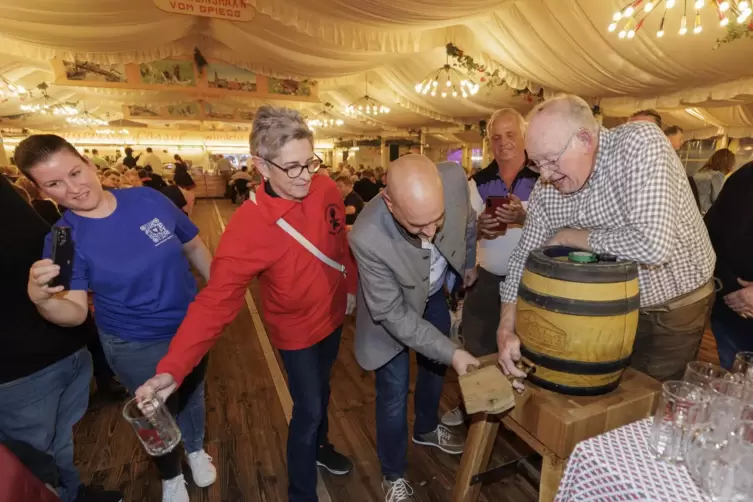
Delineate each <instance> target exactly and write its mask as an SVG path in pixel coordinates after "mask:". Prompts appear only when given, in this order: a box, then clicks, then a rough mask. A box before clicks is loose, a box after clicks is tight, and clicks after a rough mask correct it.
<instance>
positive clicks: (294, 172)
mask: <svg viewBox="0 0 753 502" xmlns="http://www.w3.org/2000/svg"><path fill="white" fill-rule="evenodd" d="M259 158H260V159H261V160H263V161H264V162H266V163H267V164H272V165H273V166H275V167H276V168H277V169H279V170H280V171H282V172H284V173H285V174H287V175H288V178H290V179H295V178H297V177H299V176H300V175H301V174H303V170H304V169H306V170H307V171H308V172H309V174H314V173H315V172H317V171H318V170H319V168H320V167H322V162H323V161H322V159H320V158H319V156H318V155H317V154H314V158H313V159H311V160H309V161H308V162H306V165H305V166H303V165H301V164H298V165H295V166H290V167H282V166H281V165H279V164H275V163H274V162H272V161H271V160H269V159H265V158H264V157H259Z"/></svg>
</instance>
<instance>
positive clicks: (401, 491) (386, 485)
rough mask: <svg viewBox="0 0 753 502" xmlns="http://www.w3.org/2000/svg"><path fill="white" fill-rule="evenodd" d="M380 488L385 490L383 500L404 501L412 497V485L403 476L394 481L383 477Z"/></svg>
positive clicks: (389, 501)
mask: <svg viewBox="0 0 753 502" xmlns="http://www.w3.org/2000/svg"><path fill="white" fill-rule="evenodd" d="M382 489H383V490H384V492H385V496H384V502H404V501H409V500H411V497H413V487H412V486H411V485H410V483H408V482H407V481H406V480H405V479H404V478H400V479H396V480H395V481H387V480H386V479H383V480H382Z"/></svg>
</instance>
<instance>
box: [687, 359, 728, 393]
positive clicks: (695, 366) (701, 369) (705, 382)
mask: <svg viewBox="0 0 753 502" xmlns="http://www.w3.org/2000/svg"><path fill="white" fill-rule="evenodd" d="M717 378H724V379H727V380H731V379H732V375H731V374H730V372H729V371H727V370H725V369H724V368H722V367H721V366H717V365H716V364H711V363H704V362H701V361H691V362H689V363H688V365H687V366H686V367H685V375H684V376H683V377H682V379H683V380H685V381H686V382H690V383H694V384H696V385H700V386H701V387H703V388H707V387H708V386H709V384H710V383H711V381H712V380H716V379H717Z"/></svg>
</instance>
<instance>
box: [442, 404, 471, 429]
mask: <svg viewBox="0 0 753 502" xmlns="http://www.w3.org/2000/svg"><path fill="white" fill-rule="evenodd" d="M464 420H465V415H463V411H462V410H461V409H460V408H453V409H451V410H450V411H448V412H447V413H445V414H444V415H442V424H444V425H446V426H447V427H457V426H458V425H462V424H463V421H464Z"/></svg>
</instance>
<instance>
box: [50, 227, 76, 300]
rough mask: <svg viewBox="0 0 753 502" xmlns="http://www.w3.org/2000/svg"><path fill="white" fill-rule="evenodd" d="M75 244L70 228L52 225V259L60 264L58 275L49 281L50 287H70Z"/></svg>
mask: <svg viewBox="0 0 753 502" xmlns="http://www.w3.org/2000/svg"><path fill="white" fill-rule="evenodd" d="M74 254H75V246H74V244H73V238H72V237H71V229H70V228H68V227H52V261H53V262H55V264H56V265H58V266H60V275H58V276H57V277H55V278H54V279H53V280H52V281H50V286H51V287H56V286H63V287H64V288H65V289H70V287H71V277H72V276H73V255H74Z"/></svg>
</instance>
